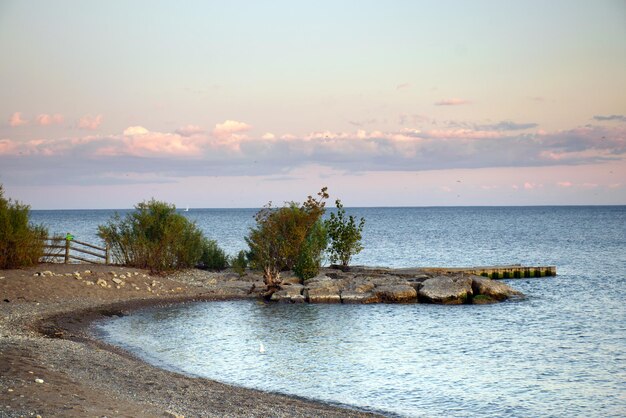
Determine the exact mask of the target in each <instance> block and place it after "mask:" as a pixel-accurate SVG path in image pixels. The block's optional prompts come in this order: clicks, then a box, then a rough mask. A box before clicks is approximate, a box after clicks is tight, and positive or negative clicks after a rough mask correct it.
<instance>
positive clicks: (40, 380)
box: [35, 379, 43, 383]
mask: <svg viewBox="0 0 626 418" xmlns="http://www.w3.org/2000/svg"><path fill="white" fill-rule="evenodd" d="M35 383H43V379H35Z"/></svg>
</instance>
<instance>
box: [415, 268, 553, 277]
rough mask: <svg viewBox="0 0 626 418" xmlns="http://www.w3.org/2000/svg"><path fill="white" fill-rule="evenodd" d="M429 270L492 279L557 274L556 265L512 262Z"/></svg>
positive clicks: (429, 269) (430, 269) (428, 269)
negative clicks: (523, 264) (529, 264)
mask: <svg viewBox="0 0 626 418" xmlns="http://www.w3.org/2000/svg"><path fill="white" fill-rule="evenodd" d="M424 270H425V271H429V272H446V273H466V274H475V275H478V276H483V277H489V278H490V279H524V278H530V277H535V278H539V277H552V276H556V266H533V267H529V266H522V265H521V264H512V265H507V266H483V267H449V268H440V267H429V268H425V269H424Z"/></svg>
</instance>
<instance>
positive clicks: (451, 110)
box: [0, 0, 626, 209]
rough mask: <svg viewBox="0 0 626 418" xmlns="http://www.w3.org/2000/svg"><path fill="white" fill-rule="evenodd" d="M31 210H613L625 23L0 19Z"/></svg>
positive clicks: (362, 4) (223, 9)
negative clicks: (324, 202)
mask: <svg viewBox="0 0 626 418" xmlns="http://www.w3.org/2000/svg"><path fill="white" fill-rule="evenodd" d="M0 51H2V52H1V54H2V55H1V58H0V184H2V185H3V187H4V190H5V196H8V197H11V198H13V199H17V200H19V201H21V202H23V203H27V204H29V205H31V207H32V208H33V209H78V208H84V209H92V208H93V209H97V208H129V207H132V206H133V205H135V204H136V203H138V202H141V201H144V200H149V199H151V198H155V199H158V200H164V201H167V202H170V203H173V204H175V205H176V206H178V207H187V206H189V207H192V208H194V207H195V208H199V207H260V206H262V205H264V204H265V203H267V202H268V201H273V202H284V201H303V200H305V198H306V196H307V195H309V194H312V195H314V194H315V193H316V192H317V191H319V190H320V189H321V188H322V187H323V186H327V187H328V188H329V192H330V195H331V201H334V199H336V198H340V199H341V200H342V201H343V203H344V205H345V206H348V207H349V206H473V205H604V204H622V205H623V204H626V1H624V0H613V1H611V0H597V1H588V0H582V1H577V0H566V1H561V0H553V1H543V0H542V1H533V0H530V1H523V2H522V1H511V0H490V1H480V0H476V1H447V0H444V1H441V0H437V1H400V0H390V1H367V0H365V1H364V0H361V1H351V0H342V1H336V0H334V1H324V0H320V1H315V2H311V1H295V0H289V1H280V0H276V1H264V0H260V1H237V0H234V1H228V2H226V1H185V2H174V1H154V0H152V1H121V0H107V1H96V0H94V1H81V0H73V1H68V0H57V1H54V2H51V1H43V0H41V1H32V0H22V1H11V0H0Z"/></svg>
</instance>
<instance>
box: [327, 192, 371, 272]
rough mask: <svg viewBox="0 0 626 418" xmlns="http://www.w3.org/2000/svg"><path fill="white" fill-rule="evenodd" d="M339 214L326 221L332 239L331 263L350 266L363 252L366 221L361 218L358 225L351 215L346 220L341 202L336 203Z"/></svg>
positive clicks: (332, 215) (331, 215) (332, 214)
mask: <svg viewBox="0 0 626 418" xmlns="http://www.w3.org/2000/svg"><path fill="white" fill-rule="evenodd" d="M335 204H336V205H337V214H336V215H335V214H334V213H331V214H330V218H329V219H327V220H326V222H325V224H326V229H327V230H328V235H329V237H330V250H329V252H330V257H329V258H330V262H331V263H337V262H339V263H341V265H342V266H347V265H348V264H350V260H351V259H352V256H353V255H356V254H358V253H360V252H361V250H362V249H363V246H362V245H361V238H362V235H361V234H362V232H363V227H364V226H365V219H364V218H361V220H360V221H359V223H358V225H357V223H356V218H355V217H354V216H352V215H350V216H349V217H348V218H346V211H345V209H344V208H343V205H342V204H341V200H339V199H337V200H336V201H335Z"/></svg>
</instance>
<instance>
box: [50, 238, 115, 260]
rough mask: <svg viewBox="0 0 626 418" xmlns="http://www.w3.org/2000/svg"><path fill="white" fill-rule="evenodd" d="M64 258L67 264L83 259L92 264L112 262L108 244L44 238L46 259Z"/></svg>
mask: <svg viewBox="0 0 626 418" xmlns="http://www.w3.org/2000/svg"><path fill="white" fill-rule="evenodd" d="M87 256H91V257H87ZM60 259H62V260H63V262H64V263H65V264H68V263H71V262H72V261H82V262H85V263H92V264H102V263H104V264H110V263H111V260H110V252H109V248H108V246H105V247H98V246H97V245H93V244H89V243H86V242H82V241H77V240H75V239H71V240H70V239H65V238H46V239H45V240H44V256H43V260H44V261H51V262H57V261H58V260H60Z"/></svg>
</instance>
